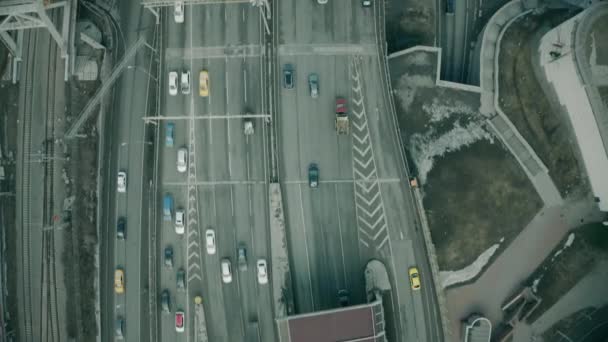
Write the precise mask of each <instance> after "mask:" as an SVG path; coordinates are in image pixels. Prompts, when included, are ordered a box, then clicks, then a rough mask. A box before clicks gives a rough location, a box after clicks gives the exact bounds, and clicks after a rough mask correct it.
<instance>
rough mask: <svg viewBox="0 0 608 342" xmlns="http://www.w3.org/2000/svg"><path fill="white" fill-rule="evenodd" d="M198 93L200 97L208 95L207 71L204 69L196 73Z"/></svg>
mask: <svg viewBox="0 0 608 342" xmlns="http://www.w3.org/2000/svg"><path fill="white" fill-rule="evenodd" d="M198 94H199V95H200V96H201V97H207V96H209V72H207V70H204V69H203V70H201V72H200V73H199V75H198Z"/></svg>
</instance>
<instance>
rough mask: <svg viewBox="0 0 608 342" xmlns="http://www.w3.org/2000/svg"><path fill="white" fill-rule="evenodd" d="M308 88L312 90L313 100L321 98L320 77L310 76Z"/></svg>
mask: <svg viewBox="0 0 608 342" xmlns="http://www.w3.org/2000/svg"><path fill="white" fill-rule="evenodd" d="M308 88H310V97H312V98H313V99H316V98H317V97H319V75H317V74H310V75H308Z"/></svg>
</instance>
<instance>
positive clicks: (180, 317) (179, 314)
mask: <svg viewBox="0 0 608 342" xmlns="http://www.w3.org/2000/svg"><path fill="white" fill-rule="evenodd" d="M175 331H177V332H184V312H183V311H176V312H175Z"/></svg>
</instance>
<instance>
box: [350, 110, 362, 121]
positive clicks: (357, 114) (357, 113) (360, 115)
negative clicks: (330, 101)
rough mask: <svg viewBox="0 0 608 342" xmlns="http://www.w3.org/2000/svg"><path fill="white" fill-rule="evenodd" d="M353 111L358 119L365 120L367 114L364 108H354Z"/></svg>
mask: <svg viewBox="0 0 608 342" xmlns="http://www.w3.org/2000/svg"><path fill="white" fill-rule="evenodd" d="M351 112H352V113H353V114H355V116H356V117H357V119H359V120H363V114H365V110H363V109H362V110H361V111H356V110H352V111H351Z"/></svg>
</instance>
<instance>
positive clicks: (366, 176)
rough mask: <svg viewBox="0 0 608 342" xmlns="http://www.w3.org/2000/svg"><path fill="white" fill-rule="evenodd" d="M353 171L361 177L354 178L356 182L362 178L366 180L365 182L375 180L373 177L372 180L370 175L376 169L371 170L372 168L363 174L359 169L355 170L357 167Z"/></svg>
mask: <svg viewBox="0 0 608 342" xmlns="http://www.w3.org/2000/svg"><path fill="white" fill-rule="evenodd" d="M354 171H355V173H356V174H357V175H358V176H359V177H361V178H358V179H356V181H357V182H359V181H362V180H363V181H366V182H368V181H369V182H375V181H376V180H375V179H373V180H372V176H373V175H374V174H375V173H376V171H375V170H373V169H372V171H371V172H370V173H369V175H364V174H363V173H361V171H359V170H357V169H354Z"/></svg>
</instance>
